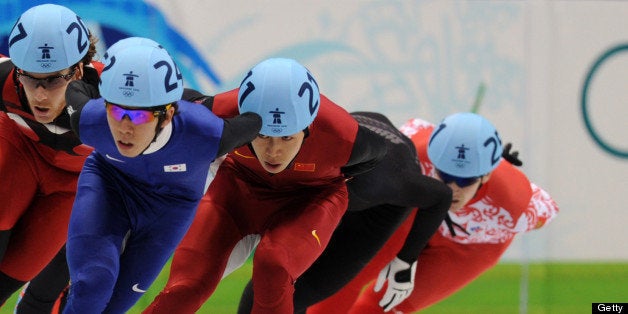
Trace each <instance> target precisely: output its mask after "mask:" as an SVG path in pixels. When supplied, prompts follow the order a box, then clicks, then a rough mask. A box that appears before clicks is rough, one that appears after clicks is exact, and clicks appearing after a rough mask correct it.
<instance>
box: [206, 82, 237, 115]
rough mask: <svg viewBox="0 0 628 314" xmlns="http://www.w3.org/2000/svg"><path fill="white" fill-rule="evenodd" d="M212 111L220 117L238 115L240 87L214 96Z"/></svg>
mask: <svg viewBox="0 0 628 314" xmlns="http://www.w3.org/2000/svg"><path fill="white" fill-rule="evenodd" d="M212 112H213V113H214V114H215V115H217V116H218V117H220V118H223V119H225V118H232V117H235V116H237V115H238V114H239V113H240V111H239V110H238V88H236V89H232V90H230V91H228V92H224V93H220V94H217V95H216V96H214V103H213V105H212Z"/></svg>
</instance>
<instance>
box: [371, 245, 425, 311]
mask: <svg viewBox="0 0 628 314" xmlns="http://www.w3.org/2000/svg"><path fill="white" fill-rule="evenodd" d="M416 263H417V262H416V261H414V263H412V265H410V264H408V263H406V262H404V261H402V260H401V259H399V258H398V257H395V259H394V260H392V261H391V262H390V263H389V264H388V265H387V266H386V267H384V269H382V270H381V271H380V272H379V275H378V276H377V282H376V283H375V288H374V290H375V292H379V290H381V289H382V287H383V286H384V283H385V282H386V281H388V288H387V289H386V293H384V297H383V298H382V299H381V300H380V301H379V306H381V307H382V308H384V312H388V311H390V310H391V309H392V308H394V307H395V306H397V305H399V303H401V302H403V300H405V299H406V298H407V297H409V296H410V293H412V290H414V275H415V274H416Z"/></svg>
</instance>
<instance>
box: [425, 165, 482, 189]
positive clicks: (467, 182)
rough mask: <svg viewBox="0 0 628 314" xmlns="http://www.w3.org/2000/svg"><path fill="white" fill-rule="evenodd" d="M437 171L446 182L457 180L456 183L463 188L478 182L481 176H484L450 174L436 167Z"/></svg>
mask: <svg viewBox="0 0 628 314" xmlns="http://www.w3.org/2000/svg"><path fill="white" fill-rule="evenodd" d="M436 173H437V174H438V176H439V177H440V179H441V180H443V183H445V184H449V183H451V182H455V183H456V185H458V186H459V187H461V188H464V187H467V186H469V185H472V184H474V183H476V182H478V180H480V178H482V176H479V177H471V178H460V177H456V176H452V175H449V174H446V173H444V172H442V171H440V170H438V169H436Z"/></svg>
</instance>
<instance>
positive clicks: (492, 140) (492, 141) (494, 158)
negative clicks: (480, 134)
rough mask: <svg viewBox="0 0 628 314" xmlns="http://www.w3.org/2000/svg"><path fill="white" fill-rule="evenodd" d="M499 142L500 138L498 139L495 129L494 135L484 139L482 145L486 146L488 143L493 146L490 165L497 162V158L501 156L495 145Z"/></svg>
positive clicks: (500, 141)
mask: <svg viewBox="0 0 628 314" xmlns="http://www.w3.org/2000/svg"><path fill="white" fill-rule="evenodd" d="M501 143H502V140H501V139H499V135H498V134H497V131H495V136H491V137H489V138H487V139H486V141H484V147H488V146H489V145H492V146H493V153H492V154H491V165H495V164H496V163H497V162H499V159H500V158H501V155H498V154H497V145H498V144H501Z"/></svg>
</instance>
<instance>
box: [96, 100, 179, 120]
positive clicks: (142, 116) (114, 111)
mask: <svg viewBox="0 0 628 314" xmlns="http://www.w3.org/2000/svg"><path fill="white" fill-rule="evenodd" d="M105 104H106V107H107V113H108V114H109V115H110V116H111V117H113V118H114V119H116V120H117V121H122V119H124V116H127V117H129V120H131V122H133V124H135V125H139V124H144V123H148V122H151V121H153V120H155V117H159V116H161V115H165V114H166V111H167V110H168V109H170V107H172V104H168V105H166V106H165V107H164V108H160V109H157V110H155V109H153V110H150V109H149V110H146V109H128V108H123V107H121V106H119V105H116V104H112V103H110V102H105Z"/></svg>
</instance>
